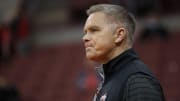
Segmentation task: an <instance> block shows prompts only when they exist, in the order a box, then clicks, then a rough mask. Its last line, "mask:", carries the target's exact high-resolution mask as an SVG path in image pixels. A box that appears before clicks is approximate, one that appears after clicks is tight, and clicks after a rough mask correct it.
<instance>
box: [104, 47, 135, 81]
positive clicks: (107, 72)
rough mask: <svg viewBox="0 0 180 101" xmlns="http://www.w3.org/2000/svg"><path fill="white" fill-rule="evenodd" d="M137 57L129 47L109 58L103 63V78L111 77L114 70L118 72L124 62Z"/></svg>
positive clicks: (126, 62)
mask: <svg viewBox="0 0 180 101" xmlns="http://www.w3.org/2000/svg"><path fill="white" fill-rule="evenodd" d="M137 58H138V57H137V55H136V53H135V51H134V50H133V49H132V48H131V49H128V50H126V51H125V52H123V53H122V54H120V55H119V56H117V57H115V58H114V59H112V60H110V61H109V62H108V63H106V64H103V71H104V77H105V79H108V78H109V77H111V76H112V75H113V74H115V72H119V71H120V70H121V69H122V68H123V67H124V66H125V65H126V64H128V63H129V62H130V61H132V60H134V59H137Z"/></svg>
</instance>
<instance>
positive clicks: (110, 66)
mask: <svg viewBox="0 0 180 101" xmlns="http://www.w3.org/2000/svg"><path fill="white" fill-rule="evenodd" d="M103 70H104V82H103V85H102V88H101V89H100V91H99V92H98V94H97V97H96V100H95V101H126V97H127V93H125V91H126V89H128V88H127V87H128V86H126V84H127V81H128V78H129V77H131V76H132V75H135V74H137V73H140V74H143V75H146V76H148V77H149V78H151V79H152V80H155V81H156V82H155V83H156V84H157V85H158V86H159V87H160V84H159V83H158V81H157V80H156V79H155V77H154V75H153V74H152V73H151V72H150V70H149V69H148V67H147V66H146V65H145V64H144V63H142V62H141V61H140V59H139V58H138V57H137V55H136V53H135V52H134V50H133V49H129V50H127V51H125V52H124V53H122V54H121V55H119V56H118V57H116V58H114V59H113V60H111V61H110V62H108V63H107V64H104V65H103ZM146 83H148V82H146ZM160 93H162V91H161V90H160ZM162 95H163V93H162ZM162 97H163V96H162ZM104 99H105V100H104ZM162 99H163V98H162ZM131 101H132V100H131ZM160 101H163V100H160Z"/></svg>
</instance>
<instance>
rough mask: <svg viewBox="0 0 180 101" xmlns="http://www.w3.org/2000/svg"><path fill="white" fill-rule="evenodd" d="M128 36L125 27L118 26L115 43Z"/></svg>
mask: <svg viewBox="0 0 180 101" xmlns="http://www.w3.org/2000/svg"><path fill="white" fill-rule="evenodd" d="M125 36H126V31H125V28H118V29H117V30H116V33H115V43H121V42H122V40H124V38H125Z"/></svg>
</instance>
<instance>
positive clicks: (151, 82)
mask: <svg viewBox="0 0 180 101" xmlns="http://www.w3.org/2000/svg"><path fill="white" fill-rule="evenodd" d="M87 14H88V16H89V17H88V18H87V21H86V23H85V26H84V36H83V42H84V44H85V51H86V57H87V58H88V59H89V60H92V61H95V62H98V63H100V64H102V67H101V68H100V69H102V70H103V71H100V72H101V75H102V74H103V78H104V80H103V82H102V83H101V84H100V86H99V89H98V91H97V93H96V95H95V97H94V101H164V100H165V98H164V95H163V92H162V89H161V86H160V84H159V83H158V81H157V80H156V79H155V77H154V76H153V74H152V73H151V72H150V71H149V69H148V67H147V66H146V65H145V64H143V62H142V61H141V60H140V59H139V58H138V57H137V55H136V53H135V52H134V50H133V49H132V45H133V33H134V31H135V21H134V18H133V16H132V15H131V14H130V13H129V12H128V11H127V10H126V9H124V8H123V7H121V6H118V5H111V4H98V5H94V6H92V7H90V9H88V10H87Z"/></svg>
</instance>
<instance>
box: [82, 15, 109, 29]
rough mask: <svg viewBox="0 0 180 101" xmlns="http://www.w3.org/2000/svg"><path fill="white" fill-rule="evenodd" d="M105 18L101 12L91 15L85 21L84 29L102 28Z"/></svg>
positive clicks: (105, 21)
mask: <svg viewBox="0 0 180 101" xmlns="http://www.w3.org/2000/svg"><path fill="white" fill-rule="evenodd" d="M107 20H108V19H107V16H106V15H105V14H103V13H101V12H96V13H92V14H90V15H89V17H88V18H87V20H86V23H85V27H89V26H97V27H98V26H103V25H104V24H106V23H107Z"/></svg>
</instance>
